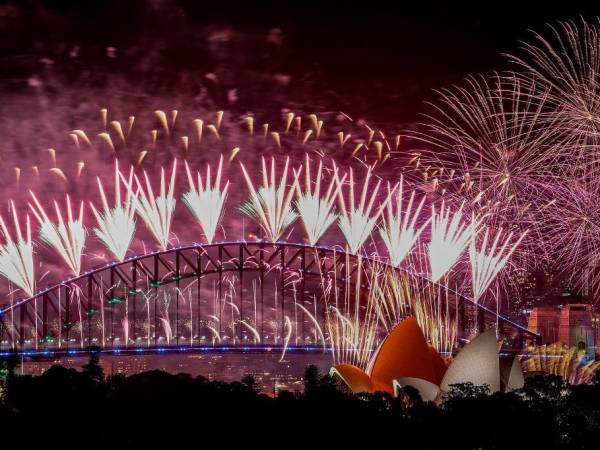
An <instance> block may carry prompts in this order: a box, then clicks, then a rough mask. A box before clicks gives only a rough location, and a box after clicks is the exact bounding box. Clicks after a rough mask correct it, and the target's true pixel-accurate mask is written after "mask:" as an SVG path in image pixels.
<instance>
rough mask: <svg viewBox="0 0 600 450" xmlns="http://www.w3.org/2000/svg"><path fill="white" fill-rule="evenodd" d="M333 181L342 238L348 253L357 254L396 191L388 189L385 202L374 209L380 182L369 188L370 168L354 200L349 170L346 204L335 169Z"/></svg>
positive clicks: (353, 187) (352, 182)
mask: <svg viewBox="0 0 600 450" xmlns="http://www.w3.org/2000/svg"><path fill="white" fill-rule="evenodd" d="M334 174H335V179H336V182H337V185H338V188H339V189H338V198H339V202H340V212H341V215H340V217H339V219H338V224H339V227H340V230H341V232H342V234H343V235H344V237H345V238H346V242H347V244H348V247H349V248H350V251H351V252H352V253H355V254H356V253H357V252H358V251H359V250H360V248H361V247H362V245H363V244H364V243H365V241H366V240H367V238H368V237H369V236H370V235H371V232H372V231H373V228H374V227H375V225H376V224H377V220H379V216H380V215H381V213H382V212H383V209H384V208H385V206H386V204H387V202H389V200H390V196H391V195H392V194H393V192H394V191H395V189H396V186H394V188H393V189H390V190H389V192H388V196H387V198H386V200H385V201H384V202H383V203H382V204H380V205H379V206H378V207H377V208H375V201H376V200H377V194H378V192H379V188H380V186H381V180H378V181H377V183H375V187H373V186H371V168H370V167H369V168H368V169H367V175H366V176H365V179H364V181H363V187H362V191H361V194H360V199H358V201H357V199H356V194H355V184H354V173H353V171H352V168H350V178H349V182H348V186H349V192H348V203H346V200H345V199H344V193H343V186H344V184H343V183H342V180H341V179H340V178H339V175H338V172H337V169H336V170H334Z"/></svg>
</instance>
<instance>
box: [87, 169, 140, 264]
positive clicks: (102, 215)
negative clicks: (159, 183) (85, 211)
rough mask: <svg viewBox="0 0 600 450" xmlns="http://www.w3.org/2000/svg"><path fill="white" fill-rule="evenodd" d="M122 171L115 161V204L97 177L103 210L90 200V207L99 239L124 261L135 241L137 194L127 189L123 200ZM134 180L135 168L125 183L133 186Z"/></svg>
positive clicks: (118, 258) (119, 259)
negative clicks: (109, 202) (108, 198)
mask: <svg viewBox="0 0 600 450" xmlns="http://www.w3.org/2000/svg"><path fill="white" fill-rule="evenodd" d="M121 177H122V175H121V173H120V172H119V166H118V163H115V205H114V207H112V208H111V207H110V206H109V204H108V200H107V199H106V194H105V193H104V187H103V186H102V182H101V181H100V178H99V177H98V178H97V181H98V189H99V191H100V198H101V199H102V211H101V212H99V211H98V210H97V209H96V207H95V206H94V204H93V203H92V202H90V207H91V208H92V212H93V213H94V217H95V218H96V223H97V225H98V226H97V227H96V228H94V233H95V234H96V236H97V237H98V239H99V240H100V241H101V242H102V244H104V246H105V247H106V248H107V249H108V251H109V252H110V253H112V254H113V255H114V257H115V258H117V260H118V261H123V260H124V259H125V255H126V254H127V250H128V249H129V246H130V245H131V242H132V241H133V236H134V235H135V218H134V216H135V206H134V202H135V194H134V193H133V192H132V190H131V189H127V190H126V194H125V201H124V202H122V201H121ZM132 182H133V168H131V170H130V171H129V178H128V180H127V182H126V183H125V185H126V186H131V185H132Z"/></svg>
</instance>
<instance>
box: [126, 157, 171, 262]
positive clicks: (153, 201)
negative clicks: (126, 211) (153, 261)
mask: <svg viewBox="0 0 600 450" xmlns="http://www.w3.org/2000/svg"><path fill="white" fill-rule="evenodd" d="M176 170H177V160H174V161H173V168H172V170H171V179H170V181H169V186H168V189H167V185H166V182H165V169H164V168H161V171H160V190H159V194H158V195H157V196H155V195H154V191H153V189H152V184H151V183H150V179H149V178H148V174H147V173H146V172H144V180H145V185H146V186H145V188H144V185H143V184H142V183H141V182H140V180H139V178H138V177H137V176H135V182H136V185H137V192H135V193H134V192H133V186H132V185H131V184H127V189H128V191H129V195H131V196H132V198H133V200H134V205H135V210H136V211H137V213H138V214H139V216H140V217H141V218H142V220H143V221H144V223H145V224H146V226H147V227H148V229H149V230H150V232H151V233H152V235H153V236H154V238H155V239H156V242H157V243H158V245H159V246H160V248H161V249H162V250H166V249H167V247H168V245H169V237H170V235H171V224H172V222H173V213H174V212H175V204H176V200H175V174H176Z"/></svg>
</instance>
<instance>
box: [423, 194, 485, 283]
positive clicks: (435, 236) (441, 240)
mask: <svg viewBox="0 0 600 450" xmlns="http://www.w3.org/2000/svg"><path fill="white" fill-rule="evenodd" d="M451 214H452V212H451V210H450V208H449V207H448V206H446V204H445V203H444V202H442V205H441V207H440V210H439V212H437V213H436V211H435V206H433V205H432V206H431V238H430V241H429V244H428V245H427V254H428V257H429V268H430V277H431V281H432V282H434V283H436V282H437V281H439V280H440V279H441V278H442V276H444V274H446V273H447V272H448V271H449V270H450V269H451V268H452V266H453V265H454V264H455V263H456V262H457V261H458V259H459V258H460V255H461V254H462V252H463V251H464V250H465V249H466V248H467V245H469V240H470V239H471V238H472V235H473V234H474V233H475V229H476V224H475V219H474V218H473V220H472V221H471V223H470V224H469V225H467V224H465V223H464V221H463V205H461V206H460V208H459V209H458V211H456V212H455V213H454V214H452V217H451Z"/></svg>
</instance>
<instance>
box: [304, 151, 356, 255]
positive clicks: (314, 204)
mask: <svg viewBox="0 0 600 450" xmlns="http://www.w3.org/2000/svg"><path fill="white" fill-rule="evenodd" d="M299 174H300V172H298V174H297V176H296V183H295V186H296V193H297V199H296V202H295V204H294V205H295V207H296V209H297V210H298V215H299V216H300V219H301V220H302V223H303V224H304V229H305V231H306V235H307V237H308V242H309V243H310V245H316V243H317V241H318V240H319V238H320V237H321V236H322V235H323V234H324V233H325V232H326V231H327V229H328V228H329V227H330V226H331V225H332V224H333V222H335V220H336V219H337V214H336V213H335V211H334V206H335V202H336V199H337V196H338V192H339V185H340V184H341V183H343V182H344V180H345V179H346V175H344V176H343V177H342V179H341V181H340V183H337V182H336V180H335V178H333V179H332V180H331V181H330V183H329V186H328V187H327V190H326V192H325V195H324V196H321V180H322V179H323V162H322V161H321V160H319V166H318V169H317V174H316V177H315V178H314V179H313V178H312V177H311V172H310V161H309V159H308V155H307V156H306V165H305V179H304V191H302V190H301V189H300V183H299V182H298V175H299ZM313 180H314V181H313ZM313 183H314V188H313V187H312V185H313Z"/></svg>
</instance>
